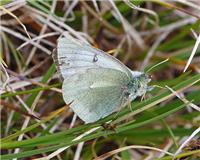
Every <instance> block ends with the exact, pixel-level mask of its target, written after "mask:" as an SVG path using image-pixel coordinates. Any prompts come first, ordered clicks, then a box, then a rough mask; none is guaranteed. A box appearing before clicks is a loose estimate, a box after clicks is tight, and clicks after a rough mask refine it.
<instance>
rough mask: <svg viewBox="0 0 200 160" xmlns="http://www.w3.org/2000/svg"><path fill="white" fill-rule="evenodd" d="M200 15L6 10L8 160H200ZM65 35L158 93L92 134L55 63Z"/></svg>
mask: <svg viewBox="0 0 200 160" xmlns="http://www.w3.org/2000/svg"><path fill="white" fill-rule="evenodd" d="M199 6H200V2H199V1H198V0H196V1H186V0H174V1H161V0H149V1H145V0H136V1H134V0H131V1H128V0H124V1H114V0H107V1H97V0H92V1H83V0H79V1H78V0H77V1H76V0H74V1H67V0H59V1H57V0H16V1H11V0H0V15H1V23H0V28H1V32H0V35H1V45H0V49H1V51H0V55H1V56H0V64H1V74H0V79H1V81H0V89H1V90H0V94H1V95H0V96H1V153H2V154H1V159H13V158H17V159H40V160H42V159H64V160H65V159H66V160H67V159H74V160H78V159H97V160H98V159H106V158H112V159H123V160H128V159H136V160H140V159H157V160H170V159H173V158H174V159H184V158H185V159H186V158H187V159H190V160H195V159H198V158H200V140H199V138H198V137H199V131H200V125H199V124H200V114H199V112H200V108H199V106H198V105H200V48H198V44H199V43H200V35H199V34H200V27H199V26H200V25H199V24H200V21H199V19H200V8H199ZM65 34H70V35H72V36H74V37H76V38H78V39H82V40H85V41H88V42H90V43H91V44H92V45H93V46H95V47H97V48H100V49H101V50H104V51H106V52H108V53H109V54H112V55H113V56H115V57H117V58H118V59H120V60H121V61H122V62H123V63H124V64H126V65H127V66H128V67H129V68H131V69H132V70H137V71H145V72H146V71H148V74H150V75H151V76H152V82H151V83H150V85H152V86H155V87H154V89H153V90H152V91H150V92H148V93H147V94H146V95H145V98H144V99H141V97H140V98H137V99H136V100H135V101H133V102H132V103H131V108H130V107H125V108H123V109H122V110H121V111H120V112H119V113H114V114H112V115H110V116H108V117H106V118H104V119H101V120H99V121H97V122H95V123H92V124H84V123H83V122H82V121H81V120H80V119H78V118H77V117H76V116H75V115H74V113H73V112H72V111H71V110H70V108H69V106H68V105H66V104H65V103H64V101H63V98H62V91H61V88H62V80H61V78H60V77H59V74H57V71H56V68H55V64H54V63H53V60H52V56H51V54H52V52H53V49H54V48H56V40H57V38H58V37H59V36H60V35H65ZM155 65H156V66H155ZM108 122H109V123H108Z"/></svg>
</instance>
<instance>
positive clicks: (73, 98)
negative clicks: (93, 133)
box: [62, 68, 129, 123]
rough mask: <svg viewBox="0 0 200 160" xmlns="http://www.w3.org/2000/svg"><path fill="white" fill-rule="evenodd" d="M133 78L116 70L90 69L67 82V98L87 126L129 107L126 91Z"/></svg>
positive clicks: (65, 81) (65, 83) (64, 91)
mask: <svg viewBox="0 0 200 160" xmlns="http://www.w3.org/2000/svg"><path fill="white" fill-rule="evenodd" d="M128 83H129V77H128V76H127V75H126V74H125V73H124V72H121V71H119V70H115V69H104V68H100V69H87V71H86V72H85V73H84V74H75V75H72V76H71V77H69V78H66V79H65V80H64V82H63V87H62V89H63V98H64V100H65V102H66V103H67V104H69V103H71V104H70V107H71V108H72V109H73V110H74V112H75V113H76V114H77V115H78V116H79V117H80V118H81V119H82V120H84V121H85V122H86V123H91V122H95V121H97V120H99V119H101V118H104V117H106V116H108V115H110V114H111V113H113V112H115V111H117V110H119V109H120V108H121V107H123V106H124V105H125V103H126V100H125V97H124V92H123V91H124V90H123V87H124V86H126V85H127V84H128Z"/></svg>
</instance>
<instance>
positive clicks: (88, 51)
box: [53, 37, 131, 78]
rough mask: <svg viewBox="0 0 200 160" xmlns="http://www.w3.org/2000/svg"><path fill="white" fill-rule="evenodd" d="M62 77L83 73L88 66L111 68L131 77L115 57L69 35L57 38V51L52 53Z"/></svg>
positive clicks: (128, 71)
mask: <svg viewBox="0 0 200 160" xmlns="http://www.w3.org/2000/svg"><path fill="white" fill-rule="evenodd" d="M53 58H54V60H55V63H56V64H57V67H58V70H59V71H60V73H61V75H62V77H63V78H65V77H69V76H71V75H73V74H77V73H84V72H85V71H86V70H87V69H90V68H111V69H116V70H119V71H122V72H124V73H126V74H127V75H128V76H129V77H131V72H130V70H129V69H128V68H127V67H126V66H125V65H124V64H122V63H121V62H120V61H119V60H117V59H116V58H114V57H112V56H110V55H108V54H107V53H105V52H103V51H101V50H98V49H96V48H93V47H92V46H90V45H88V44H86V43H83V42H80V41H78V40H75V39H73V38H70V37H64V38H59V39H58V47H57V53H56V54H54V55H53Z"/></svg>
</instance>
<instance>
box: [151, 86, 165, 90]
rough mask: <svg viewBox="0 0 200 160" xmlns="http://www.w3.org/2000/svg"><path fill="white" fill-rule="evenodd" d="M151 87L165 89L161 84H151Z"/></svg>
mask: <svg viewBox="0 0 200 160" xmlns="http://www.w3.org/2000/svg"><path fill="white" fill-rule="evenodd" d="M153 87H156V88H161V89H165V87H162V86H159V85H153Z"/></svg>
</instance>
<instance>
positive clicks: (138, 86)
mask: <svg viewBox="0 0 200 160" xmlns="http://www.w3.org/2000/svg"><path fill="white" fill-rule="evenodd" d="M150 81H151V78H150V77H149V75H147V74H145V73H143V72H134V73H133V76H132V81H131V83H130V84H129V85H128V88H129V93H130V96H129V97H130V99H131V100H133V99H135V98H136V97H137V96H142V95H144V94H145V93H146V92H147V91H151V90H152V89H153V88H152V87H150V86H148V83H149V82H150Z"/></svg>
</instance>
